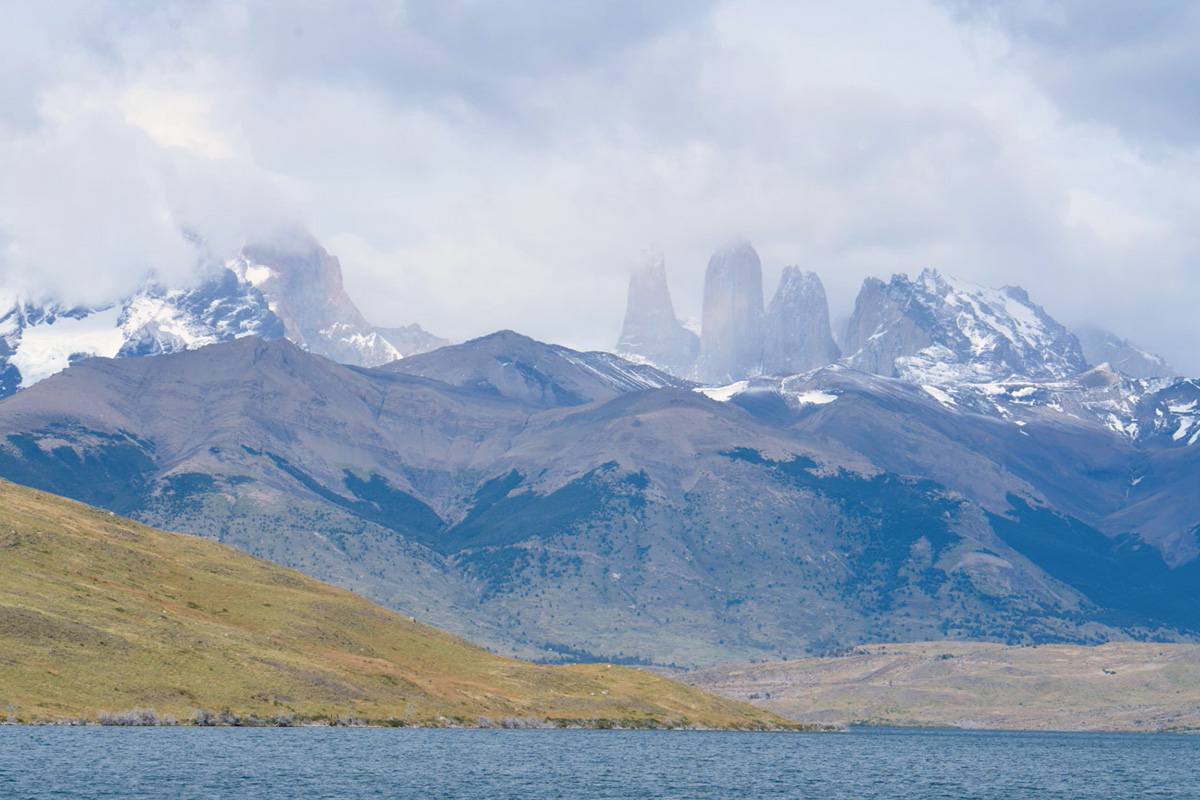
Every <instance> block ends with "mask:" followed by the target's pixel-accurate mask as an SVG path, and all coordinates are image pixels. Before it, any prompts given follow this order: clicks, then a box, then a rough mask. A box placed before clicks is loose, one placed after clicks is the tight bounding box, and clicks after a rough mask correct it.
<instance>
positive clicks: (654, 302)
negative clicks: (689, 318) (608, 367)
mask: <svg viewBox="0 0 1200 800" xmlns="http://www.w3.org/2000/svg"><path fill="white" fill-rule="evenodd" d="M699 346H700V341H699V338H698V337H697V336H696V334H694V333H692V332H691V331H689V330H687V329H686V328H684V327H683V325H681V324H680V323H679V320H678V318H677V317H676V316H675V306H674V305H673V304H672V303H671V293H670V291H669V290H668V288H667V270H666V264H665V262H664V259H663V255H662V253H661V252H660V251H658V250H657V249H655V248H647V249H646V250H643V251H642V258H641V261H640V262H639V263H638V265H637V266H636V267H635V268H634V270H633V273H632V274H631V275H630V277H629V298H628V303H627V305H626V307H625V324H624V325H623V326H622V327H621V338H620V340H619V341H618V342H617V353H618V354H620V355H622V356H624V357H627V358H630V359H633V360H637V361H645V362H647V363H650V364H652V365H654V366H656V367H659V368H660V369H664V370H666V371H667V372H670V373H672V374H675V375H680V376H682V375H687V374H688V373H689V372H690V371H691V369H692V365H693V364H694V363H695V361H696V353H697V351H698V350H699Z"/></svg>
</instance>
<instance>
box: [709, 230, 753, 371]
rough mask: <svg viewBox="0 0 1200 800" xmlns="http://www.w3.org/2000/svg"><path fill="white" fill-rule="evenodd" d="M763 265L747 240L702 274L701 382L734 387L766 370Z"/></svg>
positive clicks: (718, 257)
mask: <svg viewBox="0 0 1200 800" xmlns="http://www.w3.org/2000/svg"><path fill="white" fill-rule="evenodd" d="M762 353H763V293H762V263H761V262H760V261H759V259H758V253H756V252H755V251H754V248H753V247H751V246H750V243H749V242H747V241H745V240H738V241H735V242H733V243H731V244H729V245H727V246H725V247H723V248H721V249H720V250H718V251H717V252H716V253H714V254H713V256H712V258H710V259H709V261H708V271H707V272H706V273H705V275H704V310H703V315H702V317H701V333H700V355H699V357H698V358H697V359H696V378H697V380H700V381H704V382H708V383H718V384H724V383H730V382H732V381H736V380H741V379H742V378H746V377H749V376H751V375H756V374H758V373H760V372H761V371H762Z"/></svg>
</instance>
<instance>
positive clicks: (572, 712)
mask: <svg viewBox="0 0 1200 800" xmlns="http://www.w3.org/2000/svg"><path fill="white" fill-rule="evenodd" d="M135 708H139V709H146V708H153V709H155V710H156V711H157V712H158V713H159V714H162V715H172V716H174V717H176V718H177V719H181V720H186V719H188V718H189V716H191V717H192V718H193V719H196V720H199V721H207V722H212V723H216V722H219V721H220V720H222V719H228V720H235V719H236V718H243V719H245V718H248V717H251V716H253V717H255V718H257V719H260V720H282V721H286V722H287V723H293V722H302V721H305V720H314V719H324V720H336V719H357V720H362V721H366V722H374V723H377V724H396V725H401V724H405V725H413V724H435V725H437V724H469V725H474V724H487V725H493V724H500V725H511V724H521V725H526V724H531V723H533V722H539V721H540V722H542V723H545V722H551V723H556V724H563V725H566V724H582V725H592V726H598V727H615V726H622V727H662V726H688V725H704V726H716V727H738V728H750V729H761V728H771V727H795V726H790V725H789V724H788V723H786V722H784V721H783V720H781V719H779V718H777V717H775V716H774V715H772V714H770V713H768V712H763V711H760V710H759V709H756V708H753V707H751V706H748V705H745V704H743V703H739V702H735V701H732V700H727V699H725V698H721V697H717V696H715V695H711V694H708V693H706V692H703V691H700V690H696V689H692V688H689V687H687V686H683V685H681V684H678V683H675V682H674V681H671V680H668V679H666V678H663V677H661V676H659V675H655V674H652V673H648V672H639V671H635V670H629V669H624V668H621V667H613V666H609V665H605V664H592V665H579V666H570V667H547V666H538V665H533V664H527V663H524V662H521V661H516V660H513V659H509V658H504V657H501V656H497V655H495V654H493V653H489V652H487V651H486V650H483V649H482V648H479V647H476V646H475V645H472V644H470V643H469V642H466V641H464V640H462V639H459V638H458V637H456V636H453V635H451V634H449V633H446V632H444V631H440V630H438V629H436V628H431V627H429V626H427V625H422V624H420V623H417V622H414V621H412V620H411V619H409V618H405V617H401V616H399V615H397V614H395V613H393V612H390V611H387V610H385V609H383V608H380V607H379V606H376V605H374V604H372V603H370V602H368V601H366V600H363V599H362V598H360V597H357V596H355V595H353V594H351V593H349V592H346V591H344V590H341V589H336V588H334V587H332V586H329V585H327V584H323V583H320V582H319V581H316V580H314V579H312V578H309V577H307V576H304V575H301V574H299V573H297V572H294V571H292V570H289V569H285V568H283V567H279V566H276V565H274V564H270V563H268V562H266V561H262V560H260V559H257V558H253V557H251V556H248V555H245V554H244V553H240V552H238V551H236V550H233V549H232V548H229V547H225V546H223V545H220V544H217V543H216V542H210V541H206V540H204V539H200V538H196V537H192V536H184V535H180V534H175V533H165V532H163V531H157V530H154V529H152V528H147V527H145V526H143V525H139V524H137V523H134V522H130V521H128V520H125V519H122V518H120V517H117V516H115V515H113V514H111V513H110V512H106V511H102V510H99V509H96V508H91V507H88V506H84V505H82V504H79V503H75V502H73V501H69V500H64V499H62V498H59V497H55V496H53V495H48V494H43V493H41V492H36V491H33V490H31V489H26V488H23V487H18V486H15V485H13V484H10V483H7V482H3V481H0V711H3V712H4V714H5V717H9V718H13V719H16V720H22V721H27V722H28V721H31V720H34V719H48V720H54V719H76V718H79V717H81V716H82V717H83V718H86V719H90V720H96V719H97V718H100V719H107V720H109V721H117V722H127V723H129V724H136V723H137V722H139V721H143V722H144V721H145V720H148V719H151V718H152V715H148V714H147V713H143V712H132V713H130V711H129V710H132V709H135ZM197 710H200V711H204V710H208V711H210V712H215V713H209V714H207V715H206V714H198V713H196V712H197ZM105 711H108V712H118V713H115V714H108V715H105V714H104V712H105ZM121 712H124V713H121Z"/></svg>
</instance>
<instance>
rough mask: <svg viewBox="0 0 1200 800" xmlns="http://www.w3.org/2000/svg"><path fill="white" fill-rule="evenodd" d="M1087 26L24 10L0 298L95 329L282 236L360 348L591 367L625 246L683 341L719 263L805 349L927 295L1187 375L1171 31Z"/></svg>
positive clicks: (13, 85)
mask: <svg viewBox="0 0 1200 800" xmlns="http://www.w3.org/2000/svg"><path fill="white" fill-rule="evenodd" d="M1089 5H1090V4H1089ZM1097 6H1098V7H1100V10H1099V11H1098V13H1097V14H1096V15H1095V17H1094V18H1093V17H1090V16H1088V15H1086V14H1082V12H1076V11H1075V10H1074V7H1073V6H1072V7H1070V8H1068V9H1066V10H1062V11H1060V12H1057V13H1058V16H1053V15H1051V16H1048V17H1047V16H1045V15H1044V14H1042V12H1041V11H1040V10H1039V9H1041V8H1043V7H1050V6H1044V5H1043V4H1033V3H1028V4H1025V3H1017V4H999V3H985V2H982V0H981V1H980V2H975V3H955V4H953V5H945V4H941V3H934V2H927V3H926V2H918V3H911V2H890V1H889V0H857V2H854V3H848V4H837V5H832V4H797V3H793V2H783V1H782V0H723V1H722V2H711V3H699V2H695V3H693V2H666V1H664V2H655V3H645V2H635V1H634V0H612V1H611V2H584V1H583V0H578V1H575V2H548V1H538V0H520V1H517V0H514V2H511V3H504V4H497V3H490V2H481V1H479V0H454V1H451V0H444V1H438V2H434V1H433V0H422V1H420V2H418V1H416V0H412V1H410V2H391V0H389V1H388V2H382V0H381V1H380V2H369V1H368V0H361V1H360V2H354V3H348V4H332V3H324V2H315V0H296V2H288V3H282V2H280V3H271V2H255V3H245V2H225V1H224V0H211V1H210V2H186V3H185V2H174V3H171V2H168V3H154V4H147V5H146V6H143V7H140V8H138V9H135V10H134V11H130V10H129V7H128V6H127V5H126V4H120V3H112V4H103V3H88V4H81V5H80V6H78V7H75V8H72V9H68V10H67V11H65V12H57V11H56V9H57V8H58V6H57V5H56V6H54V7H52V8H51V10H50V11H46V12H44V13H43V12H38V13H35V12H33V11H28V10H26V11H24V12H22V14H20V15H18V16H19V17H20V18H19V19H18V20H17V21H16V23H15V30H14V29H13V28H14V26H9V27H8V28H6V30H5V31H4V32H0V45H3V46H0V59H6V60H5V61H4V63H3V65H4V67H5V69H4V70H0V76H3V77H0V182H3V185H4V186H5V187H6V189H7V188H8V187H9V186H14V187H17V190H18V191H17V192H16V193H17V194H19V195H20V196H21V197H23V198H29V199H30V202H28V203H26V202H25V201H24V200H22V201H21V202H20V203H18V202H17V201H15V200H12V199H11V197H12V194H10V193H8V192H6V194H5V196H4V197H3V198H0V231H3V236H4V237H5V238H4V244H3V247H4V250H3V256H2V258H3V261H2V263H0V266H2V268H3V269H4V270H6V271H7V273H8V274H9V275H12V274H13V273H14V271H22V274H23V275H24V276H25V279H26V280H34V279H35V278H36V277H37V276H41V277H42V278H43V279H45V278H47V276H56V277H55V280H53V281H48V280H43V282H45V283H52V284H54V285H55V286H59V287H62V286H66V285H70V286H72V287H74V288H75V289H76V290H77V292H78V293H80V294H89V293H94V294H104V293H107V294H112V293H113V292H117V291H119V290H120V289H119V286H120V284H122V283H125V284H127V283H129V281H130V280H132V279H133V278H135V277H136V275H137V274H140V272H141V271H143V270H144V269H145V268H147V267H148V266H149V265H153V266H154V268H156V269H160V270H166V271H171V270H176V271H178V272H180V273H182V272H184V271H186V269H187V264H188V263H190V261H189V259H194V253H190V252H189V251H188V250H187V249H186V248H183V249H181V248H180V245H179V242H178V230H179V228H180V226H182V225H187V226H190V227H193V228H194V229H196V230H199V231H200V232H201V234H202V235H203V236H204V237H205V238H206V239H207V240H208V241H209V242H210V243H211V245H212V247H213V249H214V250H215V251H218V252H223V251H225V250H228V249H230V248H233V247H236V245H237V244H238V243H240V241H241V240H244V239H245V238H252V237H255V236H262V235H265V234H264V231H269V230H271V229H272V228H275V227H279V226H284V225H286V224H288V221H295V220H297V219H303V220H304V222H306V223H307V225H308V226H309V227H310V228H311V229H312V231H313V232H314V233H315V234H316V235H317V236H318V238H320V239H321V240H322V241H323V242H324V243H325V244H326V245H327V246H328V247H329V249H330V250H331V251H332V252H335V253H337V254H338V255H339V256H340V257H341V262H342V264H343V268H344V270H345V272H346V283H347V287H348V289H349V291H350V292H351V294H352V296H353V297H355V299H356V300H357V302H358V303H359V305H360V306H361V307H362V309H363V311H364V312H365V313H366V315H367V316H368V318H370V319H372V320H374V321H376V322H377V323H379V324H387V325H392V324H403V323H407V322H412V321H418V322H420V323H422V324H423V325H425V326H426V327H427V328H429V329H430V330H433V331H434V332H437V333H439V334H442V335H447V336H452V337H454V338H459V339H461V338H466V337H469V336H476V335H481V334H484V333H488V332H490V331H491V330H494V329H496V328H502V327H508V328H517V329H520V330H522V331H523V332H526V333H529V334H531V335H534V336H538V337H540V338H544V339H549V340H553V341H560V342H564V343H567V344H571V345H574V346H582V347H608V346H611V345H612V343H613V342H614V341H615V338H616V335H617V332H618V329H619V326H620V322H621V315H622V311H623V302H624V294H625V283H626V281H627V279H628V269H629V268H630V267H631V266H632V265H633V263H635V261H636V259H637V253H638V251H639V250H640V248H641V247H642V246H644V245H645V244H647V243H650V242H655V243H657V244H658V245H659V246H660V247H661V248H662V249H663V250H664V252H665V254H666V260H667V268H668V272H669V275H670V280H671V285H672V290H673V292H674V294H675V299H676V306H677V308H678V309H679V310H680V311H681V313H684V314H690V315H698V312H699V303H700V295H701V289H702V281H703V273H704V267H705V263H706V261H707V258H708V255H709V252H710V251H711V249H712V248H713V247H715V246H716V245H717V244H718V243H720V242H721V241H723V240H725V239H727V238H728V237H729V236H731V235H735V234H740V235H744V236H746V237H748V238H750V239H751V240H752V241H753V242H754V243H755V245H756V246H757V247H758V249H759V251H760V253H761V254H762V255H763V259H764V264H765V267H766V274H767V281H768V286H767V287H766V288H767V290H768V292H769V291H770V290H772V289H773V285H772V282H773V279H774V276H775V275H777V274H778V271H779V270H780V269H781V268H782V267H783V266H784V265H785V264H791V263H798V264H800V265H802V266H804V267H805V268H809V269H814V270H816V271H817V272H818V273H819V274H820V275H821V276H822V278H823V279H824V281H825V282H826V284H827V286H828V288H829V295H830V298H831V302H832V304H833V313H834V316H835V317H837V316H841V315H844V314H845V313H846V312H848V310H849V308H850V307H851V304H852V303H853V299H854V295H855V293H856V291H857V288H858V286H859V284H860V283H861V281H862V279H863V278H864V277H866V276H868V275H877V276H881V277H887V276H889V275H890V274H892V273H894V272H901V271H904V272H909V273H915V272H918V271H920V270H921V269H923V268H925V267H934V268H938V269H940V270H942V271H944V272H947V273H949V274H954V275H958V276H960V277H963V278H966V279H969V280H976V281H979V282H983V283H989V284H993V285H998V284H1004V283H1017V284H1023V285H1025V286H1026V287H1027V288H1028V289H1029V290H1030V292H1031V294H1032V295H1033V297H1034V298H1035V299H1037V300H1038V301H1039V302H1041V303H1043V304H1044V305H1045V306H1046V307H1047V309H1048V310H1049V311H1050V312H1051V313H1053V314H1056V315H1059V316H1061V317H1063V318H1064V319H1066V320H1068V321H1072V322H1077V321H1084V320H1099V321H1101V322H1106V323H1109V324H1110V326H1111V327H1115V328H1117V332H1118V333H1121V334H1122V335H1125V336H1127V337H1130V338H1133V339H1135V340H1138V341H1141V342H1142V343H1143V344H1145V345H1147V346H1149V347H1151V348H1153V349H1158V350H1161V351H1163V354H1164V355H1166V356H1168V357H1169V358H1172V359H1175V360H1177V361H1178V362H1180V363H1179V366H1181V367H1183V368H1184V369H1188V370H1191V371H1194V372H1198V373H1200V357H1197V356H1196V355H1195V352H1194V351H1195V348H1194V344H1193V343H1194V341H1195V336H1194V334H1193V333H1191V331H1190V313H1189V312H1188V311H1187V309H1188V308H1189V307H1195V305H1196V304H1197V303H1200V290H1198V289H1196V288H1195V287H1194V286H1192V282H1191V281H1190V280H1188V275H1189V274H1190V270H1191V265H1192V264H1194V263H1196V258H1197V256H1200V242H1197V241H1196V236H1195V235H1193V234H1192V229H1193V225H1192V224H1191V220H1192V219H1194V218H1195V216H1196V213H1197V211H1198V210H1200V192H1198V190H1197V188H1196V187H1197V186H1200V181H1198V180H1197V178H1200V160H1198V156H1197V151H1196V143H1195V142H1194V141H1192V139H1191V138H1189V137H1190V134H1189V133H1188V130H1189V129H1188V125H1187V120H1188V119H1190V116H1189V115H1190V114H1191V113H1192V112H1191V111H1190V110H1188V109H1189V108H1191V105H1189V104H1194V102H1195V99H1194V97H1188V98H1183V97H1179V98H1176V99H1178V100H1179V101H1180V102H1179V103H1178V104H1177V107H1174V108H1172V107H1171V99H1172V97H1173V95H1172V92H1174V91H1175V89H1173V88H1172V87H1171V86H1167V85H1165V83H1166V78H1167V76H1176V77H1178V76H1183V75H1186V71H1187V69H1188V66H1187V64H1188V63H1190V62H1188V59H1189V58H1190V57H1191V56H1190V54H1187V53H1183V52H1182V51H1180V49H1179V47H1178V46H1177V42H1178V40H1179V39H1180V38H1181V37H1183V38H1186V37H1187V34H1186V31H1187V30H1189V28H1188V27H1187V26H1188V25H1190V20H1191V17H1192V14H1191V12H1190V10H1188V9H1185V8H1182V7H1175V6H1172V7H1170V8H1167V7H1165V6H1164V7H1163V8H1162V9H1158V10H1159V11H1161V14H1158V15H1157V16H1156V15H1155V14H1153V13H1150V14H1146V15H1145V17H1148V18H1149V19H1147V18H1143V17H1139V16H1136V15H1135V16H1133V17H1128V18H1126V17H1123V16H1121V15H1122V14H1123V13H1124V12H1123V11H1122V10H1121V8H1120V7H1119V6H1118V5H1117V4H1115V3H1113V4H1109V3H1099V4H1097ZM22 8H32V6H28V7H24V6H23V7H22ZM1181 31H1183V33H1181ZM6 47H7V49H6ZM1122 54H1124V55H1122ZM1155 54H1157V55H1155ZM1142 56H1147V59H1146V60H1145V61H1144V62H1143V61H1142V60H1141V57H1142ZM1150 56H1153V57H1150ZM1122 59H1126V61H1123V60H1122ZM1097 65H1099V66H1100V67H1103V69H1102V70H1101V73H1100V74H1102V75H1103V76H1107V77H1102V78H1095V79H1094V78H1092V77H1090V75H1089V73H1088V70H1089V68H1091V67H1094V66H1097ZM1123 65H1124V66H1123ZM10 66H11V69H9V67H10ZM17 73H20V74H23V75H26V76H28V77H27V78H22V79H21V80H14V79H13V78H12V75H13V74H17ZM1184 85H1186V80H1185V81H1184ZM1139 87H1140V88H1139ZM1122 98H1125V99H1124V100H1123V99H1122ZM1135 99H1137V100H1139V101H1140V102H1143V103H1145V104H1146V106H1145V108H1143V109H1140V110H1137V109H1134V110H1131V109H1132V106H1130V105H1129V103H1132V102H1133V100H1135ZM1147 109H1148V110H1147ZM1155 115H1158V116H1155ZM1172 115H1180V116H1178V118H1177V117H1175V116H1172ZM1191 130H1200V128H1198V127H1196V126H1194V125H1193V126H1192V127H1191ZM64 230H69V231H78V232H79V235H78V236H76V235H73V236H71V237H56V235H55V232H59V233H61V231H64ZM113 232H119V235H113ZM60 239H63V240H61V241H60ZM80 265H86V268H87V270H88V271H89V273H88V274H90V275H91V277H87V276H86V275H85V276H83V277H79V276H80V275H81V274H82V273H81V272H80V270H81V269H83V267H81V266H80Z"/></svg>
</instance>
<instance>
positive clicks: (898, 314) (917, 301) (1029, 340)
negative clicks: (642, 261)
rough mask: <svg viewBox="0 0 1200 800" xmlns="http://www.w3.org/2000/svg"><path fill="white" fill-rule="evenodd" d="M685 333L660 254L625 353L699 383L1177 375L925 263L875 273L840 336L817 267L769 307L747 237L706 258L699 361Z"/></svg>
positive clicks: (797, 276) (639, 286)
mask: <svg viewBox="0 0 1200 800" xmlns="http://www.w3.org/2000/svg"><path fill="white" fill-rule="evenodd" d="M647 275H653V276H654V277H653V280H652V281H651V280H649V279H648V278H647V277H646V276H647ZM682 330H683V327H682V325H681V324H680V323H679V322H678V320H676V318H675V315H674V308H673V305H672V303H671V298H670V293H669V290H668V289H667V282H666V270H665V265H664V259H663V257H662V255H661V254H657V255H655V257H654V259H653V264H652V265H643V266H641V267H639V268H637V269H635V270H634V273H633V276H632V277H631V279H630V284H629V302H628V305H627V308H626V314H625V323H624V327H623V329H622V336H621V338H620V340H619V341H618V342H617V347H616V351H617V352H618V353H620V354H622V355H625V356H627V357H630V358H634V359H639V360H644V361H646V362H648V363H651V364H655V365H657V366H659V367H661V368H663V369H666V370H668V371H670V372H673V373H674V374H677V375H680V376H683V377H688V378H693V379H695V380H698V381H700V382H702V383H709V384H727V383H731V382H733V381H738V380H743V379H746V378H751V377H755V376H758V375H769V374H793V373H799V372H806V371H808V370H812V369H817V368H819V367H823V366H827V365H829V364H834V363H839V364H842V365H844V366H848V367H851V368H853V369H857V370H861V371H863V372H869V373H872V374H876V375H884V376H887V377H897V378H901V379H904V380H907V381H910V382H912V383H919V384H932V385H944V384H953V383H958V382H964V381H965V382H975V383H980V382H986V381H996V380H1007V379H1012V378H1024V379H1031V380H1048V379H1061V378H1067V377H1070V376H1072V375H1077V374H1079V373H1081V372H1084V371H1085V370H1087V369H1088V368H1090V367H1095V366H1100V365H1101V364H1106V363H1107V364H1110V365H1112V366H1114V368H1116V369H1118V370H1122V371H1124V373H1125V374H1126V375H1128V376H1130V377H1134V378H1162V377H1178V374H1179V373H1178V372H1177V371H1176V370H1175V369H1174V368H1173V367H1172V366H1171V365H1169V364H1167V363H1166V362H1165V361H1164V360H1163V359H1161V358H1159V357H1158V356H1155V355H1153V354H1150V353H1148V352H1146V351H1144V350H1142V349H1141V348H1139V347H1138V346H1136V345H1135V344H1133V343H1132V342H1130V341H1128V340H1126V339H1122V338H1120V337H1119V336H1117V335H1116V334H1113V333H1111V332H1108V331H1105V330H1104V329H1103V328H1100V327H1096V326H1092V327H1088V328H1086V329H1084V330H1083V332H1082V333H1083V335H1082V338H1081V337H1080V336H1077V335H1076V334H1075V333H1073V332H1071V331H1069V330H1067V328H1066V327H1065V326H1063V325H1062V324H1061V323H1059V322H1058V321H1057V320H1055V319H1053V318H1052V317H1050V316H1049V315H1048V314H1047V313H1046V311H1045V310H1044V309H1043V308H1042V307H1041V306H1039V305H1037V304H1036V303H1035V302H1034V301H1033V300H1031V299H1030V297H1029V295H1028V293H1027V292H1025V290H1024V289H1021V288H1020V287H1014V286H1005V287H1002V288H1000V289H991V288H988V287H984V286H978V285H975V284H972V283H969V282H967V281H961V280H957V279H956V278H953V277H951V276H948V275H942V274H940V273H938V272H937V271H935V270H924V271H923V272H922V273H921V274H920V275H919V276H918V277H917V278H916V279H915V280H912V279H910V278H909V277H908V276H907V275H903V274H898V275H893V276H892V278H891V280H890V281H887V282H885V281H883V280H880V279H878V278H868V279H866V280H865V281H864V282H863V285H862V288H861V290H860V291H859V294H858V297H857V299H856V301H855V305H854V311H853V313H852V314H851V316H850V318H849V320H848V322H847V326H846V329H845V331H843V332H842V334H841V336H840V337H839V338H838V339H836V340H835V338H834V336H833V334H832V331H831V327H830V314H829V304H828V301H827V299H826V296H825V289H824V286H823V285H822V283H821V279H820V278H819V277H818V275H817V274H816V273H814V272H802V271H801V270H800V269H799V268H798V267H794V266H789V267H786V268H785V269H784V270H783V273H782V275H781V277H780V281H779V286H778V289H777V290H776V293H775V296H774V298H773V299H772V300H771V302H770V303H769V304H768V305H766V306H765V309H764V304H763V288H762V264H761V261H760V259H759V256H758V253H757V252H756V251H755V250H754V248H753V246H751V244H750V243H749V242H746V241H744V240H735V241H734V242H731V243H730V244H729V245H727V246H725V247H723V248H721V249H719V250H718V251H716V252H715V253H714V254H713V256H712V258H711V259H710V260H709V263H708V270H707V272H706V275H705V282H704V309H703V316H702V321H701V331H700V336H699V349H698V351H697V355H696V357H695V359H694V360H690V359H688V358H687V354H688V353H690V352H691V351H690V350H689V349H688V348H687V347H683V346H681V344H680V342H681V341H684V340H683V339H681V335H680V333H678V331H682ZM684 333H686V331H684ZM1085 342H1086V352H1085ZM681 365H682V366H681Z"/></svg>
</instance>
